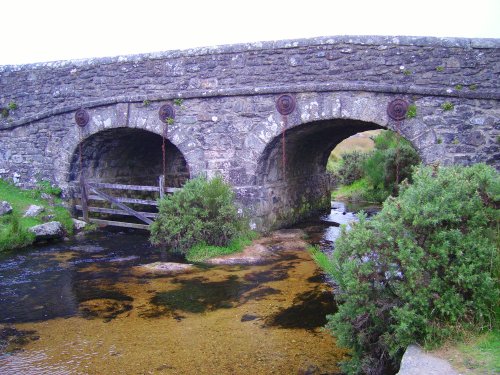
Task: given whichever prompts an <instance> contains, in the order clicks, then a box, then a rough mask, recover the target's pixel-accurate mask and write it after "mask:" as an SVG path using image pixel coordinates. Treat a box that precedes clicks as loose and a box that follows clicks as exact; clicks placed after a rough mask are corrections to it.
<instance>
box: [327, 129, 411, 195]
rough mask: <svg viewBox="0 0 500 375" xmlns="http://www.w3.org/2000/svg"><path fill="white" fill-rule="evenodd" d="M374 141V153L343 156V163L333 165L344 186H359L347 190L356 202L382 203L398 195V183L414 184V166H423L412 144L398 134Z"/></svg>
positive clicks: (336, 175) (380, 135)
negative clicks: (360, 200) (406, 181)
mask: <svg viewBox="0 0 500 375" xmlns="http://www.w3.org/2000/svg"><path fill="white" fill-rule="evenodd" d="M373 141H374V143H375V148H374V150H373V151H371V152H369V153H362V152H357V151H355V152H352V153H346V154H343V155H342V160H341V161H339V162H336V163H331V166H330V168H331V169H330V171H331V173H332V174H333V176H334V177H335V178H336V180H337V181H338V183H339V184H340V185H341V186H346V185H347V186H349V185H354V184H356V183H357V185H355V186H353V189H348V190H349V191H351V193H349V194H348V196H349V197H350V198H352V199H354V200H359V199H363V200H367V201H374V202H383V201H384V200H385V199H386V198H387V197H388V196H389V195H391V194H392V195H397V193H398V191H397V189H398V186H399V183H400V182H401V181H403V180H405V179H408V180H410V181H411V173H412V170H413V167H414V166H415V165H417V164H419V163H420V158H419V156H418V154H417V152H416V151H415V149H414V148H413V146H412V145H411V143H410V142H408V141H407V140H406V139H404V138H402V137H401V136H399V135H398V134H396V133H395V132H392V131H383V132H381V133H380V134H379V135H377V136H376V137H374V138H373ZM332 165H333V167H332ZM360 181H362V183H359V182H360Z"/></svg>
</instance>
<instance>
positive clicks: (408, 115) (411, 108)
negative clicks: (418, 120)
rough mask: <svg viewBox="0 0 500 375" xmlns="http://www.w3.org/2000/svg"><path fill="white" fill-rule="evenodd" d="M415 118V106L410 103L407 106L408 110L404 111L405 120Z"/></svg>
mask: <svg viewBox="0 0 500 375" xmlns="http://www.w3.org/2000/svg"><path fill="white" fill-rule="evenodd" d="M415 117H417V105H416V104H415V103H412V104H410V105H409V106H408V110H407V111H406V118H407V119H410V118H415Z"/></svg>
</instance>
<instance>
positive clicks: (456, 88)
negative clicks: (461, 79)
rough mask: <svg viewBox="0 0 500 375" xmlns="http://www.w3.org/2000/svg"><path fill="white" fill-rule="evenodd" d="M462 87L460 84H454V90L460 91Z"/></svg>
mask: <svg viewBox="0 0 500 375" xmlns="http://www.w3.org/2000/svg"><path fill="white" fill-rule="evenodd" d="M463 88H464V87H463V86H462V85H455V90H457V91H460V90H462V89H463Z"/></svg>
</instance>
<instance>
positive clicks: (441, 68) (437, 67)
mask: <svg viewBox="0 0 500 375" xmlns="http://www.w3.org/2000/svg"><path fill="white" fill-rule="evenodd" d="M442 71H444V66H442V65H439V66H436V72H442Z"/></svg>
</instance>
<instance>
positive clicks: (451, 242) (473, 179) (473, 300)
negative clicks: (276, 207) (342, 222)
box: [323, 164, 500, 374]
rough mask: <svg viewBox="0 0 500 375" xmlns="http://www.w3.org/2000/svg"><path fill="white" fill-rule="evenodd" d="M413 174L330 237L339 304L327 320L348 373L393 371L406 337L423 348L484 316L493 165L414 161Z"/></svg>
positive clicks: (487, 314)
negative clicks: (376, 209)
mask: <svg viewBox="0 0 500 375" xmlns="http://www.w3.org/2000/svg"><path fill="white" fill-rule="evenodd" d="M413 181H414V182H413V184H412V185H408V184H404V186H402V187H401V191H400V193H399V197H397V198H392V197H391V198H389V199H388V200H387V201H386V202H385V203H384V206H383V209H382V211H381V212H380V213H379V214H378V215H377V216H375V217H374V218H373V219H372V220H371V221H367V220H366V219H365V218H363V217H361V218H360V221H359V223H357V224H354V225H352V229H351V230H350V231H349V232H347V231H346V230H345V228H344V229H343V231H342V234H341V236H340V237H339V239H338V240H337V242H336V246H335V252H334V253H333V258H332V259H331V263H332V264H331V267H330V268H329V271H330V273H331V274H332V277H333V279H334V280H335V281H336V282H337V283H338V286H339V293H338V294H337V295H336V298H337V300H338V302H339V310H338V312H337V313H335V314H334V315H331V316H329V317H328V320H329V323H328V325H327V326H328V328H329V329H330V330H331V331H332V333H333V334H334V335H335V336H336V337H337V338H338V343H339V344H340V345H342V346H345V347H347V348H350V349H351V354H352V359H351V361H349V362H347V363H344V371H346V372H347V373H349V374H358V373H369V374H390V373H394V372H395V371H397V368H398V366H399V361H400V358H401V355H402V353H403V351H404V350H405V348H406V347H407V345H408V344H410V343H415V342H416V343H418V344H422V345H426V346H433V345H436V344H439V343H440V342H441V341H442V340H444V339H446V338H449V337H452V336H454V335H456V334H457V332H459V331H462V330H464V329H475V330H480V329H483V328H487V327H489V326H490V325H491V324H492V322H493V321H494V306H495V305H496V304H497V303H498V297H499V285H498V276H499V258H500V255H499V249H498V246H497V245H498V240H499V233H498V226H497V225H498V220H499V213H498V209H497V208H498V202H499V200H500V178H499V175H498V172H496V171H495V170H494V169H493V168H491V167H488V166H485V165H482V164H477V165H474V166H472V167H459V166H455V167H449V168H440V169H435V168H431V167H419V168H418V169H417V170H416V171H415V173H414V175H413ZM323 261H324V260H323ZM327 269H328V268H327Z"/></svg>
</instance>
